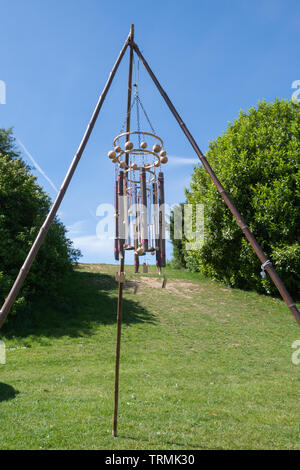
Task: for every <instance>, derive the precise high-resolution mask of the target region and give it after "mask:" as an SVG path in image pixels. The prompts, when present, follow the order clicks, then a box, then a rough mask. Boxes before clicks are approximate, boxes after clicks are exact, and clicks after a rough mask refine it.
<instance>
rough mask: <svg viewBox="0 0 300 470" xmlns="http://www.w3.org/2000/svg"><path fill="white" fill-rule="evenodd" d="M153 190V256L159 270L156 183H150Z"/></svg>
mask: <svg viewBox="0 0 300 470" xmlns="http://www.w3.org/2000/svg"><path fill="white" fill-rule="evenodd" d="M152 189H153V191H152V192H153V210H154V236H155V255H156V266H157V268H158V269H160V268H161V263H160V243H159V215H158V206H157V183H152Z"/></svg>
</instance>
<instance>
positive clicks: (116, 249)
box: [114, 174, 119, 261]
mask: <svg viewBox="0 0 300 470" xmlns="http://www.w3.org/2000/svg"><path fill="white" fill-rule="evenodd" d="M114 253H115V260H116V261H118V260H119V185H118V178H117V174H116V179H115V249H114Z"/></svg>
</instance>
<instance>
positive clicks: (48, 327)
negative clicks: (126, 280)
mask: <svg viewBox="0 0 300 470" xmlns="http://www.w3.org/2000/svg"><path fill="white" fill-rule="evenodd" d="M124 292H125V294H126V292H133V288H132V286H131V285H129V284H128V285H127V288H126V286H125V291H124ZM117 295H118V283H117V282H116V280H115V279H114V277H113V276H109V275H107V274H102V273H88V272H82V271H76V272H74V273H73V274H72V276H71V277H70V279H69V281H68V283H67V285H66V286H65V288H64V292H63V295H59V296H57V297H56V298H55V299H54V298H46V297H43V298H39V299H37V300H36V301H35V302H34V303H32V305H31V307H30V309H28V308H27V309H26V311H24V312H22V313H20V314H19V315H18V316H16V317H12V318H10V319H9V321H8V322H7V323H6V324H5V325H4V327H3V328H2V332H3V334H4V335H5V337H6V338H8V339H9V338H14V337H15V338H17V337H22V338H25V337H27V336H30V335H32V336H34V337H38V336H45V337H61V336H70V337H80V336H87V335H90V334H92V333H93V331H94V329H95V327H96V326H97V324H102V325H109V324H114V323H116V310H117ZM122 321H123V323H124V324H131V323H144V322H147V323H155V317H154V316H153V315H152V314H151V313H150V312H148V311H147V310H146V309H145V308H144V307H143V306H141V305H140V304H139V303H138V302H137V301H135V300H130V299H128V298H124V297H123V313H122Z"/></svg>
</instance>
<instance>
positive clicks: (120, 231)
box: [118, 171, 126, 256]
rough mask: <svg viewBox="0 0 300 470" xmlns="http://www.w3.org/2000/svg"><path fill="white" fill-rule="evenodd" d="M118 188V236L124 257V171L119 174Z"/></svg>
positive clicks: (120, 250)
mask: <svg viewBox="0 0 300 470" xmlns="http://www.w3.org/2000/svg"><path fill="white" fill-rule="evenodd" d="M118 188H119V201H118V207H119V217H118V222H119V224H118V235H119V246H118V248H119V252H120V254H121V256H124V244H125V227H124V225H125V224H124V223H123V222H124V220H125V217H126V214H125V213H124V212H125V211H124V171H120V172H119V177H118Z"/></svg>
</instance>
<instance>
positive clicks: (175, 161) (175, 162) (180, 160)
mask: <svg viewBox="0 0 300 470" xmlns="http://www.w3.org/2000/svg"><path fill="white" fill-rule="evenodd" d="M168 158H169V160H168V165H172V166H179V165H197V164H198V163H199V162H200V160H199V158H190V157H175V156H174V155H170V156H169V157H168Z"/></svg>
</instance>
